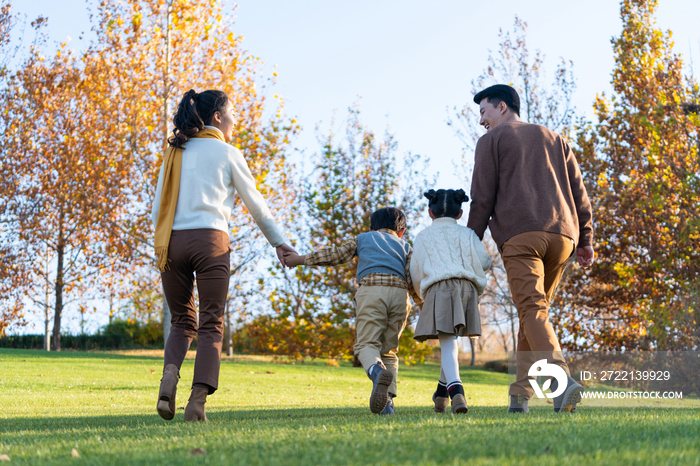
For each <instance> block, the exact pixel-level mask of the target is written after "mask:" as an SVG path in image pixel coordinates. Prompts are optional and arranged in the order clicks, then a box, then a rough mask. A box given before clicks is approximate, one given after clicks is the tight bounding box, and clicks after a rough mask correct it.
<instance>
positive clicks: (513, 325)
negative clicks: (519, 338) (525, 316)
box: [506, 308, 518, 353]
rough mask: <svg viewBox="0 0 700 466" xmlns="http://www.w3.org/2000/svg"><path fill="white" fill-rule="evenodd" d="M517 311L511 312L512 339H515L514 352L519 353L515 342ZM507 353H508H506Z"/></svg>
mask: <svg viewBox="0 0 700 466" xmlns="http://www.w3.org/2000/svg"><path fill="white" fill-rule="evenodd" d="M516 313H517V310H516V311H515V312H513V308H511V310H510V337H511V338H512V339H513V352H514V353H515V351H517V349H518V346H517V343H516V341H515V315H516ZM506 352H507V351H506Z"/></svg>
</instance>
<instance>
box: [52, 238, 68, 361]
mask: <svg viewBox="0 0 700 466" xmlns="http://www.w3.org/2000/svg"><path fill="white" fill-rule="evenodd" d="M64 248H65V244H64V242H63V238H59V240H58V248H57V250H56V286H55V290H56V306H55V309H56V312H55V314H54V317H53V349H54V351H61V313H62V312H63V254H64Z"/></svg>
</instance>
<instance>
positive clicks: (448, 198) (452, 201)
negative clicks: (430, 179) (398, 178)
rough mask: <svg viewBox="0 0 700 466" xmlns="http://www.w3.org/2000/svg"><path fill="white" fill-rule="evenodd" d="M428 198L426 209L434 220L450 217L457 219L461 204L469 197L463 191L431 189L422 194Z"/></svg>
mask: <svg viewBox="0 0 700 466" xmlns="http://www.w3.org/2000/svg"><path fill="white" fill-rule="evenodd" d="M423 195H424V196H425V197H426V198H428V207H429V208H430V211H431V212H432V213H433V216H434V217H435V218H440V217H452V218H457V216H458V215H459V211H460V210H462V203H463V202H467V201H468V200H469V196H467V193H465V192H464V190H463V189H458V190H457V191H455V190H454V189H438V190H437V191H435V190H434V189H431V190H430V191H427V192H425V193H423Z"/></svg>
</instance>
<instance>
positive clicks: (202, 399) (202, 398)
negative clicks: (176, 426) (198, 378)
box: [185, 385, 209, 422]
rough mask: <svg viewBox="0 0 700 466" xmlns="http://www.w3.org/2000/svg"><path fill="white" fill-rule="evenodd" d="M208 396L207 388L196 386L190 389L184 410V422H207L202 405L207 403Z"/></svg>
mask: <svg viewBox="0 0 700 466" xmlns="http://www.w3.org/2000/svg"><path fill="white" fill-rule="evenodd" d="M208 394H209V390H208V389H207V388H201V387H197V386H196V385H195V386H194V387H192V393H190V401H189V403H187V407H186V408H185V421H190V422H194V421H203V422H207V415H206V413H205V412H204V403H206V402H207V395H208Z"/></svg>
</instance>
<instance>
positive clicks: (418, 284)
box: [411, 217, 491, 299]
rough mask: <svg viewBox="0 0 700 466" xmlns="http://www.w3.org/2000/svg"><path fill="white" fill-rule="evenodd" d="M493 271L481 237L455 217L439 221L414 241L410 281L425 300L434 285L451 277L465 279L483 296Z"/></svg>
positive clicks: (443, 218) (435, 221)
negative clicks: (489, 275)
mask: <svg viewBox="0 0 700 466" xmlns="http://www.w3.org/2000/svg"><path fill="white" fill-rule="evenodd" d="M490 268H491V257H490V256H489V255H488V253H487V252H486V249H485V248H484V245H483V244H482V243H481V241H480V240H479V237H478V236H476V233H474V231H473V230H471V229H470V228H467V227H463V226H460V225H458V224H457V220H455V219H453V218H450V217H442V218H436V219H435V220H433V224H432V225H430V226H429V227H428V228H426V229H425V230H423V231H421V232H420V233H418V235H417V236H416V239H415V240H414V242H413V256H412V257H411V280H412V281H413V286H414V288H415V289H416V293H418V294H419V295H420V297H421V298H422V299H425V293H426V291H427V290H428V288H430V286H431V285H432V284H434V283H437V282H439V281H441V280H447V279H449V278H466V279H467V280H469V281H471V282H472V283H474V285H476V288H477V290H478V291H479V294H481V293H483V292H484V288H486V274H484V272H485V271H487V270H488V269H490Z"/></svg>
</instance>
